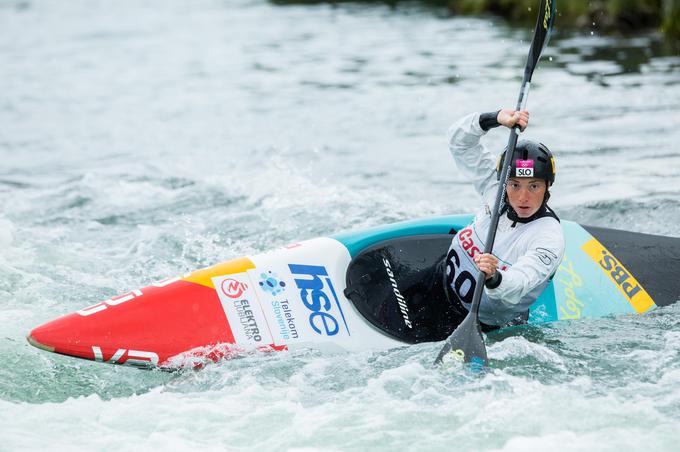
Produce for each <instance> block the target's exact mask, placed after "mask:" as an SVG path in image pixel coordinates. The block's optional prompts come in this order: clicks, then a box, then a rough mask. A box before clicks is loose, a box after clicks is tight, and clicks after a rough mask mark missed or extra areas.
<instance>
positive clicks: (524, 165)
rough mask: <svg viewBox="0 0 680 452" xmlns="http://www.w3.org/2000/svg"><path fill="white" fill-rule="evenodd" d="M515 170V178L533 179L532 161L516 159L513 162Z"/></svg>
mask: <svg viewBox="0 0 680 452" xmlns="http://www.w3.org/2000/svg"><path fill="white" fill-rule="evenodd" d="M515 163H516V165H515V167H516V168H517V169H516V171H515V173H516V174H515V175H516V176H517V177H534V161H533V160H521V159H517V160H516V161H515Z"/></svg>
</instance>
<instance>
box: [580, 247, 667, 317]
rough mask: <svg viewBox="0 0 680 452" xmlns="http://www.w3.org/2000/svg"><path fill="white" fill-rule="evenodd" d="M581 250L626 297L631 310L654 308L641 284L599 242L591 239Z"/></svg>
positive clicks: (642, 310)
mask: <svg viewBox="0 0 680 452" xmlns="http://www.w3.org/2000/svg"><path fill="white" fill-rule="evenodd" d="M581 249H582V250H583V251H585V252H586V254H588V256H590V258H591V259H592V260H593V261H595V262H596V263H597V265H598V266H599V267H600V269H601V270H602V271H603V272H604V274H605V275H607V277H608V278H609V279H610V280H611V281H612V282H613V283H614V284H615V285H616V287H617V288H618V289H619V291H620V292H621V293H622V294H623V296H624V297H626V299H627V300H628V302H629V303H630V305H631V306H632V307H633V309H635V310H636V311H637V312H639V313H643V312H645V311H647V310H648V309H649V308H651V307H652V306H654V300H652V297H650V296H649V294H648V293H647V291H646V290H645V289H644V288H643V287H642V284H640V283H639V282H638V281H637V279H635V277H633V275H632V273H631V272H629V271H628V269H626V267H624V266H623V264H622V263H621V262H619V261H618V260H617V259H616V258H615V257H614V255H613V254H612V253H610V252H609V250H607V249H606V248H605V247H604V246H603V245H602V244H601V243H600V242H598V241H597V240H596V239H594V238H592V239H590V240H588V241H587V242H586V243H584V244H583V246H582V247H581Z"/></svg>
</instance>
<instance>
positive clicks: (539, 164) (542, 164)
mask: <svg viewBox="0 0 680 452" xmlns="http://www.w3.org/2000/svg"><path fill="white" fill-rule="evenodd" d="M506 150H507V149H506ZM504 156H505V151H503V153H502V154H501V155H500V156H499V157H498V163H497V164H496V179H498V180H500V178H501V164H502V162H503V158H504ZM510 177H533V178H536V179H543V180H545V181H547V182H548V186H551V185H552V184H553V182H555V157H553V155H552V152H550V149H548V146H546V145H545V144H543V143H537V142H535V141H531V140H522V141H518V142H517V145H516V146H515V155H514V158H513V161H512V162H510V175H509V176H508V178H510Z"/></svg>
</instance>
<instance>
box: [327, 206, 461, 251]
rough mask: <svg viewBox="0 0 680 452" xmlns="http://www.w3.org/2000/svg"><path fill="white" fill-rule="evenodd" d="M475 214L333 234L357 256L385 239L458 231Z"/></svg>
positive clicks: (420, 220) (422, 219) (425, 219)
mask: <svg viewBox="0 0 680 452" xmlns="http://www.w3.org/2000/svg"><path fill="white" fill-rule="evenodd" d="M473 218H474V216H473V215H470V214H465V215H446V216H440V217H430V218H421V219H418V220H409V221H402V222H399V223H392V224H386V225H383V226H376V227H373V228H370V229H364V230H362V231H352V232H343V233H340V234H335V235H332V236H331V238H334V239H335V240H337V241H339V242H340V243H342V244H343V245H345V247H346V248H347V249H348V250H349V254H350V255H351V256H352V257H355V256H356V255H357V254H359V252H361V250H363V249H364V248H366V247H368V246H371V245H373V244H374V243H378V242H382V241H383V240H388V239H393V238H396V237H404V236H409V235H420V234H448V233H449V232H450V231H451V229H455V230H456V231H458V230H460V229H462V228H464V227H465V226H467V225H468V224H470V223H472V219H473Z"/></svg>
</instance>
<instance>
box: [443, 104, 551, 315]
mask: <svg viewBox="0 0 680 452" xmlns="http://www.w3.org/2000/svg"><path fill="white" fill-rule="evenodd" d="M485 134H486V132H485V131H484V130H483V129H482V128H481V126H480V125H479V114H478V113H474V114H471V115H468V116H465V117H464V118H461V119H460V120H459V121H457V122H456V123H454V124H453V125H452V126H451V128H450V129H449V149H450V151H451V154H452V155H453V158H454V159H455V161H456V164H457V166H458V168H459V169H460V170H461V171H462V172H463V173H464V174H465V175H466V176H467V177H469V178H470V179H471V180H472V183H473V184H474V187H475V189H476V191H477V192H478V193H479V194H480V195H481V196H482V198H483V203H482V207H481V208H480V210H479V211H478V212H477V213H476V215H475V218H474V221H473V222H472V224H470V225H469V226H467V227H465V228H464V229H462V230H461V231H458V233H457V234H456V236H455V237H454V238H453V240H452V242H451V247H450V248H449V252H448V255H447V269H446V271H447V278H448V279H447V281H448V282H449V285H450V287H451V291H449V293H450V294H451V292H453V293H452V295H453V296H454V297H457V298H458V299H459V301H460V302H461V304H462V305H463V306H465V307H466V308H467V309H469V308H470V303H471V301H472V294H473V293H474V286H475V275H476V274H477V271H478V270H477V266H476V265H475V263H474V261H473V257H474V255H476V254H477V253H482V252H483V250H484V242H485V240H486V236H487V232H488V230H489V224H490V222H491V213H490V212H491V210H492V209H493V206H494V202H495V198H496V191H497V189H498V181H497V180H496V156H494V155H492V154H491V152H489V150H488V149H486V148H484V147H483V146H482V145H481V144H480V138H481V137H482V136H483V135H485ZM492 252H493V254H494V256H496V257H497V258H498V261H499V262H498V268H499V272H500V273H501V274H502V280H501V283H500V285H499V286H498V287H496V288H494V289H489V288H486V287H485V288H484V292H483V294H482V300H481V304H480V307H479V319H480V320H481V321H482V322H483V323H486V324H487V325H498V326H503V325H506V324H508V323H509V322H511V321H512V320H514V319H516V318H517V317H519V316H520V315H521V314H523V313H525V312H526V311H527V310H528V309H529V306H531V304H532V303H533V302H534V301H536V299H537V298H538V296H539V295H540V294H541V292H543V290H544V289H545V287H546V286H547V285H548V282H549V281H550V277H551V276H552V275H553V274H554V273H555V270H556V269H557V267H558V266H559V264H560V262H561V260H562V257H563V255H564V235H563V232H562V227H561V225H560V223H559V221H558V220H557V219H556V218H554V217H552V216H543V217H540V218H537V219H535V220H533V221H530V222H528V223H519V222H514V221H512V220H511V219H510V218H508V216H507V215H506V214H503V215H501V217H500V219H499V222H498V230H497V233H496V239H495V241H494V246H493V251H492Z"/></svg>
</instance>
